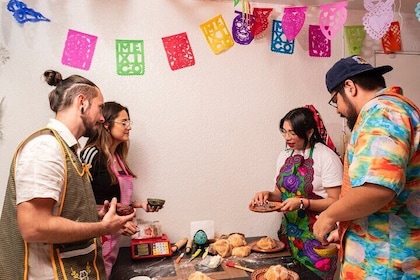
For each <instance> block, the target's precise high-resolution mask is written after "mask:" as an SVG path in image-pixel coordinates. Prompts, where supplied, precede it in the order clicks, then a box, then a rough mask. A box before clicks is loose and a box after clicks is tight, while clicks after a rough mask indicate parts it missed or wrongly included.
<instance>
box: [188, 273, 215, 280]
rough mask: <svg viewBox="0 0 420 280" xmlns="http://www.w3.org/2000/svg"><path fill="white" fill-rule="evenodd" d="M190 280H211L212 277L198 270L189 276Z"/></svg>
mask: <svg viewBox="0 0 420 280" xmlns="http://www.w3.org/2000/svg"><path fill="white" fill-rule="evenodd" d="M188 280H211V278H210V277H208V276H207V275H205V274H204V273H203V272H201V271H196V272H194V273H191V274H190V276H188Z"/></svg>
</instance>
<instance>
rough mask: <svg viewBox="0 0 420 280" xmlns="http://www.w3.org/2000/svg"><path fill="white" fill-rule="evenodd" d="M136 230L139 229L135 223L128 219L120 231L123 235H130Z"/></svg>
mask: <svg viewBox="0 0 420 280" xmlns="http://www.w3.org/2000/svg"><path fill="white" fill-rule="evenodd" d="M138 231H139V229H138V228H137V225H136V224H135V223H133V222H132V221H128V222H126V223H125V225H124V227H123V228H122V229H121V230H120V233H121V234H122V235H125V236H131V235H133V234H135V233H136V232H138Z"/></svg>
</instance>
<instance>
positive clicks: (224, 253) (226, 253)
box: [214, 239, 232, 258]
mask: <svg viewBox="0 0 420 280" xmlns="http://www.w3.org/2000/svg"><path fill="white" fill-rule="evenodd" d="M214 249H216V252H217V253H218V254H219V255H220V256H221V257H222V258H226V257H230V256H231V255H232V245H231V244H230V243H229V241H227V239H219V240H217V241H216V242H214Z"/></svg>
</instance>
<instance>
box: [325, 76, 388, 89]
mask: <svg viewBox="0 0 420 280" xmlns="http://www.w3.org/2000/svg"><path fill="white" fill-rule="evenodd" d="M346 80H352V81H353V83H355V84H357V85H358V86H359V87H361V88H362V89H365V90H369V91H372V90H376V89H378V88H385V87H386V82H385V78H384V76H382V74H380V73H377V72H366V73H360V74H357V75H354V76H353V77H350V78H348V79H346ZM346 80H344V81H342V82H341V83H339V84H338V85H337V86H336V87H335V88H334V89H333V90H332V91H331V92H335V91H338V90H340V89H341V88H343V87H344V83H345V82H346ZM340 94H341V92H340Z"/></svg>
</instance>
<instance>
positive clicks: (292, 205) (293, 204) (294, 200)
mask: <svg viewBox="0 0 420 280" xmlns="http://www.w3.org/2000/svg"><path fill="white" fill-rule="evenodd" d="M299 207H300V198H299V197H291V198H288V199H286V200H285V201H283V203H282V205H281V208H280V210H281V211H282V212H290V211H295V210H298V209H299Z"/></svg>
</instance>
